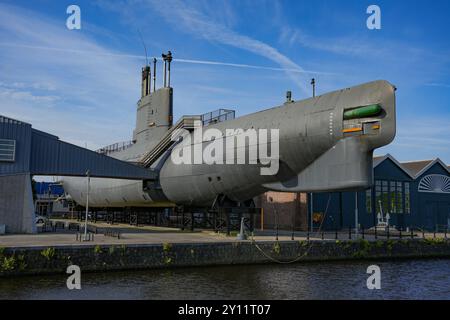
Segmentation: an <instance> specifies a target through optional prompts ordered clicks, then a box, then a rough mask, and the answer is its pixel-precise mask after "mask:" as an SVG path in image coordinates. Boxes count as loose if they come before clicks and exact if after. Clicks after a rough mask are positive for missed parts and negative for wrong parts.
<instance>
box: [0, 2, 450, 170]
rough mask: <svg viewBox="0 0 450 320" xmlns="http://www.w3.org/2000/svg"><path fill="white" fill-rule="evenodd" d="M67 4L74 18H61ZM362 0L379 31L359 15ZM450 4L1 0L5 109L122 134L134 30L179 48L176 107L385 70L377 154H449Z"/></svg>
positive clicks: (249, 104) (96, 136)
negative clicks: (377, 12) (73, 26)
mask: <svg viewBox="0 0 450 320" xmlns="http://www.w3.org/2000/svg"><path fill="white" fill-rule="evenodd" d="M70 4H76V5H78V6H80V8H81V30H68V29H67V28H66V25H65V22H66V19H67V17H68V15H67V14H66V8H67V6H68V5H70ZM371 4H376V5H378V6H379V7H380V8H381V26H382V28H381V30H369V29H367V27H366V19H367V17H368V14H367V13H366V8H367V7H368V6H369V5H371ZM449 12H450V1H392V0H391V1H361V0H360V1H356V0H355V1H338V0H329V1H300V0H298V1H281V0H280V1H274V0H270V1H263V0H252V1H245V0H241V1H231V0H230V1H225V0H203V1H200V0H199V1H180V0H165V1H161V0H159V1H156V0H122V1H107V0H104V1H102V0H99V1H44V0H43V1H33V2H29V1H17V0H15V1H1V0H0V114H3V115H6V116H10V117H13V118H17V119H21V120H23V121H27V122H30V123H32V124H33V126H34V127H35V128H38V129H42V130H45V131H48V132H50V133H53V134H56V135H58V136H59V137H60V138H61V139H63V140H66V141H69V142H72V143H75V144H78V145H81V146H85V145H87V147H88V148H92V149H96V148H98V147H101V146H103V145H106V144H110V143H113V142H116V141H122V140H129V139H131V132H132V128H133V127H134V122H135V106H136V102H137V100H138V98H139V94H140V87H139V82H140V68H141V66H142V65H143V63H144V57H143V52H144V50H143V47H142V43H141V40H140V37H139V31H140V32H141V34H142V35H143V38H144V41H145V43H146V46H147V49H148V54H149V56H158V57H159V56H160V54H161V52H163V51H167V50H171V51H172V52H173V54H174V57H175V58H178V59H180V60H179V61H175V62H174V63H173V67H172V70H173V71H172V86H173V87H174V112H175V118H178V117H179V116H181V115H183V114H200V113H204V112H208V111H211V110H214V109H217V108H221V107H224V108H235V109H236V110H237V115H243V114H247V113H251V112H254V111H258V110H262V109H265V108H268V107H272V106H275V105H279V104H281V103H282V102H283V101H284V96H285V91H286V90H292V92H293V97H294V99H296V100H299V99H303V98H306V97H308V96H309V95H310V92H311V89H310V86H309V81H310V79H311V78H312V77H314V78H316V81H317V92H318V94H321V93H325V92H328V91H332V90H337V89H341V88H343V87H348V86H353V85H357V84H359V83H363V82H367V81H372V80H377V79H385V80H388V81H390V82H391V83H393V84H394V85H396V86H397V88H398V90H397V113H398V122H397V124H398V130H397V137H396V139H395V141H394V142H393V143H392V144H391V145H389V146H387V147H384V148H382V149H380V150H377V151H376V153H377V154H384V153H387V152H389V153H391V154H392V155H393V156H394V157H396V158H397V159H399V160H415V159H431V158H436V157H439V158H441V159H442V160H443V161H444V162H446V163H450V130H449V129H450V24H449V23H448V13H449ZM182 60H195V61H194V62H196V63H193V61H191V62H188V61H182ZM208 62H218V63H219V64H210V63H208ZM220 63H224V64H220ZM226 64H235V65H234V66H231V65H226ZM236 65H239V66H236ZM246 66H247V67H246ZM248 66H255V67H252V68H250V67H248ZM161 78H162V77H161V75H160V76H159V80H161Z"/></svg>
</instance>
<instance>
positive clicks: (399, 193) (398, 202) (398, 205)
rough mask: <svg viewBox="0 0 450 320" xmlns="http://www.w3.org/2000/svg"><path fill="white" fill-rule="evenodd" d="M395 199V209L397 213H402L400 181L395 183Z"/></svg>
mask: <svg viewBox="0 0 450 320" xmlns="http://www.w3.org/2000/svg"><path fill="white" fill-rule="evenodd" d="M395 197H396V200H397V202H396V207H397V213H403V188H402V183H401V182H400V181H397V192H396V194H395Z"/></svg>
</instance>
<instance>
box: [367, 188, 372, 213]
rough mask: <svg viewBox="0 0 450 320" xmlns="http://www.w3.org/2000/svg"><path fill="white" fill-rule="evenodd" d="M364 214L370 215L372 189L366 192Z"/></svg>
mask: <svg viewBox="0 0 450 320" xmlns="http://www.w3.org/2000/svg"><path fill="white" fill-rule="evenodd" d="M366 212H367V213H372V189H367V190H366Z"/></svg>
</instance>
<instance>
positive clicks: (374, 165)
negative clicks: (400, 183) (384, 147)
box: [373, 153, 414, 179]
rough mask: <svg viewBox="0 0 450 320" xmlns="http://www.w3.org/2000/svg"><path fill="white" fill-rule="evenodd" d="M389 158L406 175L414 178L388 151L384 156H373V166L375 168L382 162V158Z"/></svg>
mask: <svg viewBox="0 0 450 320" xmlns="http://www.w3.org/2000/svg"><path fill="white" fill-rule="evenodd" d="M386 159H389V160H391V161H392V162H393V163H394V164H395V165H396V166H397V167H399V168H400V170H402V171H403V172H404V173H406V175H407V176H409V177H410V178H411V179H414V175H413V174H412V173H411V172H410V171H409V170H407V169H406V168H404V167H403V166H402V164H401V163H400V162H398V161H397V159H395V158H394V157H393V156H391V155H390V154H389V153H388V154H386V155H384V156H377V157H374V158H373V168H374V169H375V168H376V167H377V166H378V165H379V164H380V163H382V162H384V160H386Z"/></svg>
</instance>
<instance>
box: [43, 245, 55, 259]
mask: <svg viewBox="0 0 450 320" xmlns="http://www.w3.org/2000/svg"><path fill="white" fill-rule="evenodd" d="M55 253H56V251H55V248H47V249H44V250H42V251H41V255H42V256H43V257H45V258H46V259H47V260H48V261H50V260H51V259H53V257H54V256H55Z"/></svg>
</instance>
